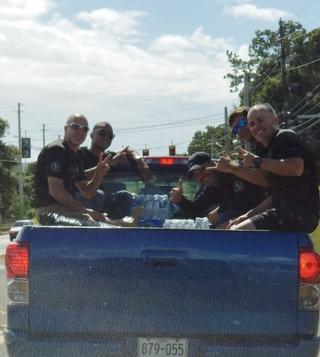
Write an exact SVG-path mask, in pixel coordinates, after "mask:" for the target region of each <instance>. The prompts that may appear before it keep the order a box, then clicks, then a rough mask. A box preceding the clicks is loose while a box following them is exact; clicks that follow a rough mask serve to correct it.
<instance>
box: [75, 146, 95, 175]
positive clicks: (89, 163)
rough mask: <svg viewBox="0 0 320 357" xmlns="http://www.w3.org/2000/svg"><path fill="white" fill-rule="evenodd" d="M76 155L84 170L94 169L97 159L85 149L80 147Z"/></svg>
mask: <svg viewBox="0 0 320 357" xmlns="http://www.w3.org/2000/svg"><path fill="white" fill-rule="evenodd" d="M77 154H78V155H79V157H80V160H81V162H82V166H83V168H84V169H85V170H88V169H91V168H93V167H96V166H97V164H98V161H99V158H98V157H97V156H96V155H94V154H93V153H92V152H91V151H90V150H89V149H88V148H87V147H85V146H84V147H81V148H79V149H78V150H77Z"/></svg>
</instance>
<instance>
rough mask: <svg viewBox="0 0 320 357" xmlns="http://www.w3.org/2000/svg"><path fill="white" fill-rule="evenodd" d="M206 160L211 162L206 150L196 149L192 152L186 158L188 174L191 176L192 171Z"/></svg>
mask: <svg viewBox="0 0 320 357" xmlns="http://www.w3.org/2000/svg"><path fill="white" fill-rule="evenodd" d="M207 162H211V157H210V155H209V154H208V153H207V152H204V151H198V152H195V153H194V154H192V155H191V156H190V157H189V160H188V175H189V176H192V171H194V170H197V169H200V168H201V167H202V165H203V164H205V163H207Z"/></svg>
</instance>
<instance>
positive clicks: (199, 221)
mask: <svg viewBox="0 0 320 357" xmlns="http://www.w3.org/2000/svg"><path fill="white" fill-rule="evenodd" d="M194 228H196V229H209V228H210V222H209V221H208V218H207V217H197V218H196V219H195V224H194Z"/></svg>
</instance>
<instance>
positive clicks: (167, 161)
mask: <svg viewBox="0 0 320 357" xmlns="http://www.w3.org/2000/svg"><path fill="white" fill-rule="evenodd" d="M173 164H174V160H173V158H170V157H163V158H161V159H160V165H173Z"/></svg>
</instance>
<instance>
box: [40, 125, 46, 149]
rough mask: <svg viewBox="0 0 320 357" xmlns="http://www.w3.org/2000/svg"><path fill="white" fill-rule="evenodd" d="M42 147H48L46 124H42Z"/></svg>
mask: <svg viewBox="0 0 320 357" xmlns="http://www.w3.org/2000/svg"><path fill="white" fill-rule="evenodd" d="M41 131H42V147H45V146H46V131H47V129H46V124H42V129H41Z"/></svg>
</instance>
